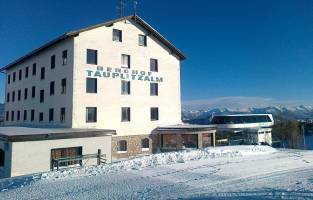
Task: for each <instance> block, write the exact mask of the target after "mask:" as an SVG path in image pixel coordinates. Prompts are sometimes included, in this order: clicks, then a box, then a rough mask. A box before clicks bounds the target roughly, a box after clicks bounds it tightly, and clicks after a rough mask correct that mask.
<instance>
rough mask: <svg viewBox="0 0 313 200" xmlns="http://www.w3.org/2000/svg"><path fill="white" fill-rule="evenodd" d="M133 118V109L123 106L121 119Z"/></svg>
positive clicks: (124, 120) (128, 120)
mask: <svg viewBox="0 0 313 200" xmlns="http://www.w3.org/2000/svg"><path fill="white" fill-rule="evenodd" d="M130 120H131V111H130V107H122V109H121V121H122V122H130Z"/></svg>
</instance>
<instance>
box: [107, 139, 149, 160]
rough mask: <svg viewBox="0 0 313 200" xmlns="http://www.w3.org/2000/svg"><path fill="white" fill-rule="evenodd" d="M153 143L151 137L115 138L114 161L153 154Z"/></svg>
mask: <svg viewBox="0 0 313 200" xmlns="http://www.w3.org/2000/svg"><path fill="white" fill-rule="evenodd" d="M153 142H154V139H153V137H151V135H129V136H113V137H112V161H118V160H123V159H127V158H131V157H136V156H142V155H149V154H152V152H153V147H152V145H153ZM125 147H126V148H125Z"/></svg>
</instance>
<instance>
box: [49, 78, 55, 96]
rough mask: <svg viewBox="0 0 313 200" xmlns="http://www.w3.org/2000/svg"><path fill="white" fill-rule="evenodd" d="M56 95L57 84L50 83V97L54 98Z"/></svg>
mask: <svg viewBox="0 0 313 200" xmlns="http://www.w3.org/2000/svg"><path fill="white" fill-rule="evenodd" d="M54 93H55V82H54V81H50V84H49V94H50V96H53V95H54Z"/></svg>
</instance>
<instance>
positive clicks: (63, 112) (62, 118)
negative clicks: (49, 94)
mask: <svg viewBox="0 0 313 200" xmlns="http://www.w3.org/2000/svg"><path fill="white" fill-rule="evenodd" d="M60 122H61V123H63V122H65V108H61V110H60Z"/></svg>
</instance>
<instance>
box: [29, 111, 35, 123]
mask: <svg viewBox="0 0 313 200" xmlns="http://www.w3.org/2000/svg"><path fill="white" fill-rule="evenodd" d="M30 120H31V121H34V120H35V110H31V112H30Z"/></svg>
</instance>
